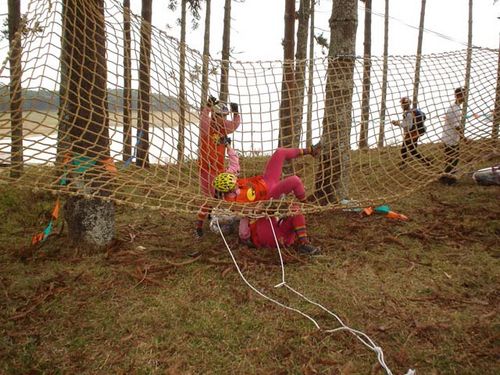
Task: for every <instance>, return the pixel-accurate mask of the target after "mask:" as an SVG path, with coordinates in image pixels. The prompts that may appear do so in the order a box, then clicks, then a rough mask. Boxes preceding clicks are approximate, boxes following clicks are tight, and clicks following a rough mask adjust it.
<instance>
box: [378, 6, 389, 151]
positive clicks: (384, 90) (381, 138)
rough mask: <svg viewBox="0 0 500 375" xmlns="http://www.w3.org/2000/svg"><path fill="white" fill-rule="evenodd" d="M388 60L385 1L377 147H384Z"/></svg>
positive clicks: (387, 13)
mask: <svg viewBox="0 0 500 375" xmlns="http://www.w3.org/2000/svg"><path fill="white" fill-rule="evenodd" d="M388 58H389V0H385V13H384V61H383V66H382V94H381V96H382V97H381V98H380V125H379V131H378V142H377V146H378V147H384V138H385V112H386V110H387V104H386V103H387V102H386V100H387V71H388V66H387V65H388Z"/></svg>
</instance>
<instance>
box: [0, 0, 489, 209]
mask: <svg viewBox="0 0 500 375" xmlns="http://www.w3.org/2000/svg"><path fill="white" fill-rule="evenodd" d="M97 2H98V1H94V2H88V3H87V2H86V3H85V5H81V4H79V3H81V2H79V1H69V2H68V3H69V4H70V5H69V6H68V7H67V9H66V10H63V9H64V8H63V4H62V2H61V1H45V0H41V1H33V2H31V3H30V5H29V9H28V12H27V13H26V14H25V16H24V17H23V22H22V31H21V32H19V33H18V34H17V39H16V40H17V41H18V42H19V43H20V48H19V49H15V48H14V49H10V51H8V54H6V56H5V61H4V63H3V65H2V66H1V73H0V75H1V76H0V80H1V82H2V86H1V87H0V111H1V112H0V155H1V156H0V158H1V161H0V162H1V164H2V168H0V181H2V182H4V183H11V184H14V185H16V186H18V187H20V188H21V187H22V188H30V189H34V190H42V191H50V192H53V193H55V194H73V195H84V196H87V197H92V196H96V197H101V198H103V199H109V200H112V201H114V202H115V203H118V204H127V205H131V206H133V207H136V208H143V207H145V208H150V209H160V210H166V211H169V212H175V213H196V212H197V211H198V209H199V208H200V207H201V206H211V207H213V208H222V209H231V210H232V211H233V212H235V213H236V214H237V215H250V216H252V215H253V216H256V215H257V216H258V215H266V214H270V213H272V214H285V215H286V214H290V213H291V212H293V210H295V209H296V205H295V203H294V204H291V202H298V201H297V199H296V198H295V197H293V194H289V195H283V196H279V197H275V198H274V199H272V200H265V201H262V202H260V204H259V207H258V209H257V208H255V204H250V205H248V204H242V203H227V202H224V201H222V200H220V199H216V198H215V197H213V196H210V195H207V194H206V192H204V191H203V190H202V187H201V184H200V173H199V172H200V167H199V165H200V158H201V157H203V156H202V155H201V153H200V151H199V148H200V147H199V146H200V142H201V141H200V113H201V109H202V107H203V104H204V103H205V102H206V97H205V98H203V97H201V92H202V62H203V57H202V55H201V54H200V53H199V52H197V51H195V50H192V49H189V48H186V52H185V88H184V97H185V100H183V99H182V97H183V94H182V90H180V87H181V85H180V77H181V73H180V72H181V66H180V61H182V56H181V52H180V51H181V46H180V43H179V41H178V40H177V39H176V38H173V37H171V36H169V35H168V34H167V33H165V32H164V31H161V30H158V29H155V28H154V27H151V26H150V25H147V24H145V23H141V18H140V17H138V16H136V15H134V14H130V49H127V48H125V47H126V43H125V42H124V41H125V40H126V39H127V38H126V37H124V35H126V34H124V25H125V23H124V14H125V12H124V9H123V8H122V7H121V5H120V4H118V3H113V2H108V1H106V2H105V7H104V9H102V8H100V9H99V8H98V7H96V6H95V3H97ZM74 3H76V4H74ZM92 4H94V5H92ZM64 12H67V14H68V17H66V18H64V17H63V13H64ZM102 14H104V18H103V17H102ZM64 19H67V21H64ZM141 27H142V34H143V35H147V34H148V33H149V32H150V35H151V39H150V42H149V43H150V54H149V56H150V59H149V61H148V59H147V58H146V57H144V56H146V55H145V54H144V53H143V52H142V53H141ZM142 45H143V46H144V45H146V46H147V45H148V42H146V43H143V44H142ZM19 51H20V53H19ZM125 51H130V57H131V60H130V69H131V84H130V87H131V89H130V91H128V90H127V87H128V85H127V84H126V80H125V78H124V76H125V69H124V67H125V66H126V65H127V63H126V62H125V60H124V56H125V55H126V53H125ZM471 54H472V57H471V59H472V60H471V61H472V65H471V66H472V68H471V73H470V83H469V87H468V103H467V104H468V105H467V111H466V112H465V115H464V116H462V117H465V127H464V135H465V138H466V139H467V141H465V142H461V144H460V154H459V155H460V161H459V164H458V166H457V169H456V170H455V171H454V172H455V175H456V176H458V177H460V176H462V175H464V174H465V173H468V172H470V171H471V170H472V169H473V168H475V167H477V166H478V163H479V162H481V161H482V160H484V159H486V158H488V157H489V156H491V154H495V153H497V152H498V143H496V142H497V137H498V133H497V131H498V130H495V126H494V125H493V123H494V121H493V111H494V103H495V88H496V81H497V57H498V51H497V50H491V49H482V48H474V49H472V51H471ZM466 57H467V50H464V51H456V52H448V53H441V54H432V55H425V56H422V60H421V68H420V85H419V94H418V108H420V109H421V111H422V112H424V113H425V116H426V121H425V127H426V132H425V133H424V134H423V135H421V136H420V137H419V139H418V152H419V153H420V154H421V155H422V158H419V157H418V156H417V155H416V154H412V152H411V150H407V151H408V153H409V155H408V157H407V158H406V160H405V163H403V157H402V151H401V148H402V147H401V145H402V143H403V140H404V138H405V132H404V130H402V129H401V128H400V127H398V126H395V125H393V124H392V121H401V120H402V109H401V105H400V99H401V98H402V97H409V98H412V93H413V90H414V76H415V65H416V57H415V56H389V57H388V59H387V85H386V89H385V90H383V71H384V69H383V68H384V61H383V58H377V57H371V58H370V64H371V79H370V86H369V87H370V89H369V105H368V106H367V107H365V108H367V112H365V113H368V117H367V118H366V117H365V118H364V117H363V115H362V103H363V101H362V97H363V68H364V64H365V60H364V59H363V58H362V57H348V56H343V57H340V58H334V59H331V58H330V59H329V58H327V57H323V58H317V59H314V61H312V64H310V62H309V61H305V62H304V63H303V64H295V66H294V67H292V68H293V69H294V70H295V73H294V74H292V77H293V76H294V75H295V79H294V80H293V82H292V83H290V82H288V81H287V82H286V85H285V88H287V89H288V91H287V94H285V96H286V98H285V96H284V95H282V92H283V87H282V82H283V77H284V73H285V77H290V71H287V69H288V68H290V66H287V65H286V64H283V62H281V61H255V62H233V61H230V62H228V77H229V80H228V87H227V93H228V97H227V100H225V102H226V103H220V104H219V107H220V108H222V107H223V106H222V104H225V105H226V106H227V107H228V108H229V111H230V110H231V105H230V103H237V104H238V107H239V108H238V110H239V115H240V119H241V123H240V125H239V126H238V127H237V129H236V130H235V131H234V132H232V133H231V134H228V137H230V138H231V146H232V148H233V149H234V150H236V152H237V153H238V154H239V156H240V164H241V165H240V166H241V171H240V178H244V177H249V176H255V175H261V174H262V173H263V171H264V168H265V166H266V163H267V161H268V160H269V158H270V156H271V155H272V154H273V152H274V151H276V150H277V149H278V147H281V146H287V147H297V148H307V147H308V146H310V145H316V144H317V143H318V142H321V151H320V153H319V155H318V156H316V157H311V156H303V157H300V158H296V159H294V160H292V161H290V162H287V163H285V165H284V167H283V178H285V177H286V176H290V175H296V176H298V177H300V179H301V181H302V182H303V184H304V186H305V191H306V194H307V196H308V198H309V199H307V200H306V201H302V202H298V203H297V204H298V206H299V207H300V208H301V209H302V210H303V212H305V213H310V212H317V211H322V210H332V209H336V208H342V207H346V205H347V206H353V207H363V206H368V205H374V204H380V203H382V202H391V201H395V200H397V199H398V198H400V197H402V196H405V195H408V194H412V193H414V192H416V191H418V190H419V189H421V188H422V187H424V186H425V185H427V184H429V183H431V182H432V181H435V180H437V179H438V178H439V177H440V176H441V175H442V174H443V171H444V168H445V156H444V151H443V148H444V146H443V143H442V141H441V136H442V132H443V125H444V123H445V115H446V112H447V110H448V108H449V107H450V106H451V104H453V102H454V100H455V97H454V90H455V88H456V87H459V86H463V84H464V81H465V72H466ZM16 58H19V60H18V61H20V75H19V76H18V77H19V78H18V83H17V84H14V85H13V86H12V87H11V90H10V91H9V87H10V86H9V85H10V83H9V82H10V79H11V75H14V76H15V73H16V72H15V69H10V68H9V66H10V64H9V59H10V60H11V62H13V64H14V63H15V60H16ZM141 61H142V64H141ZM221 64H222V62H221V61H219V60H214V59H209V60H208V91H207V97H208V96H209V95H213V96H215V97H220V95H219V88H220V86H221V82H220V73H221ZM148 65H149V75H148V69H147V66H148ZM12 66H15V65H12ZM144 67H146V68H144ZM300 67H304V69H305V74H304V77H305V83H304V88H301V84H300V77H301V75H300V74H298V73H297V69H298V68H300ZM311 67H312V69H311V70H309V69H310V68H311ZM346 67H347V70H346ZM337 68H338V69H340V70H339V72H340V73H339V72H336V71H335V69H337ZM141 69H142V72H141ZM342 69H343V70H342ZM11 70H12V71H11ZM309 71H311V72H312V73H311V74H312V81H311V82H312V84H310V83H309V80H308V77H309ZM346 71H347V72H351V74H352V79H351V78H350V77H349V73H348V74H347V77H348V82H347V84H346V82H345V75H343V74H344V73H345V72H346ZM332 76H335V77H336V79H337V81H336V82H337V83H338V82H340V84H337V85H336V83H335V82H334V83H333V84H330V85H327V82H328V81H329V78H331V77H332ZM148 77H149V78H148ZM297 77H299V79H297ZM140 80H143V81H146V82H147V81H149V84H150V86H149V88H148V89H147V92H146V93H145V92H144V90H143V89H141V86H140V84H139V82H140ZM330 82H333V81H330ZM349 82H351V83H349ZM342 85H344V86H343V87H342ZM328 87H330V88H328ZM309 88H310V95H309V96H308V90H309ZM330 89H332V90H333V91H332V93H333V94H332V95H330V96H329V95H328V90H330ZM141 90H142V91H141ZM384 91H385V93H384ZM127 92H129V94H127ZM147 93H149V98H148V95H147ZM127 97H130V101H127V100H126V99H127ZM282 99H283V100H282ZM284 99H286V100H284ZM384 99H385V103H386V105H385V108H383V101H384ZM325 102H327V103H328V105H327V106H326V111H325ZM287 111H288V112H287ZM287 113H292V115H291V116H290V115H289V114H288V115H287ZM234 116H235V115H234V113H229V114H228V116H227V119H229V120H231V119H233V117H234ZM365 116H366V115H365ZM363 123H364V124H365V125H366V133H362V132H361V128H362V126H361V124H363ZM280 126H281V130H280ZM346 127H347V128H346ZM21 129H22V131H21ZM496 129H498V128H496ZM361 134H364V135H361ZM360 139H361V141H362V143H361V145H360ZM363 140H364V141H365V144H364V145H363ZM213 141H214V142H217V141H218V140H217V139H214V140H213ZM360 146H361V147H360ZM226 163H227V160H226ZM212 177H213V176H212ZM292 207H293V208H292Z"/></svg>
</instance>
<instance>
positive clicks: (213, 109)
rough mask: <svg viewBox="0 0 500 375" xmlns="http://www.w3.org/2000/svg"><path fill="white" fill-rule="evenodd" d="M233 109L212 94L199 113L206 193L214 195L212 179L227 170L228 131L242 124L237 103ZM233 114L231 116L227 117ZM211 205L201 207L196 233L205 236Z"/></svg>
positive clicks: (202, 179)
mask: <svg viewBox="0 0 500 375" xmlns="http://www.w3.org/2000/svg"><path fill="white" fill-rule="evenodd" d="M229 107H230V110H229V109H228V108H227V106H226V105H225V104H224V103H221V102H220V101H219V100H218V99H217V98H215V97H214V96H209V97H208V100H207V103H206V105H205V106H204V107H203V108H202V110H201V114H200V138H199V147H198V164H199V180H200V189H201V191H202V193H203V194H204V195H205V196H208V197H213V196H214V193H215V191H214V188H213V180H214V178H215V176H217V175H218V174H219V173H221V172H223V171H224V160H225V156H226V147H227V146H228V145H229V144H230V143H231V139H230V138H229V134H231V133H233V132H234V131H235V130H236V129H238V127H239V126H240V122H241V116H240V113H239V106H238V104H237V103H230V104H229ZM230 113H231V115H232V119H228V116H229V114H230ZM209 212H210V206H208V205H207V204H204V205H202V206H201V207H200V209H199V211H198V215H197V221H196V232H195V234H196V236H198V237H201V236H202V235H203V224H204V222H205V219H206V217H207V215H208V213H209Z"/></svg>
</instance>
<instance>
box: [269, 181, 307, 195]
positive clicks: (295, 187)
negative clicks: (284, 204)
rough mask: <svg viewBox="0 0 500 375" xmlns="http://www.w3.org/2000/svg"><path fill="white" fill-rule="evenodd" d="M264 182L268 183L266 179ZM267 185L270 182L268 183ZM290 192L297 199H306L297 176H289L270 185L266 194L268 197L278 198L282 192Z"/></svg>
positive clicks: (302, 186) (304, 191)
mask: <svg viewBox="0 0 500 375" xmlns="http://www.w3.org/2000/svg"><path fill="white" fill-rule="evenodd" d="M266 183H268V182H267V180H266ZM268 185H270V184H269V183H268ZM292 192H293V194H294V195H295V197H296V198H297V199H298V200H299V201H304V200H305V199H306V190H305V188H304V184H303V183H302V180H301V179H300V178H299V177H298V176H290V177H287V178H285V179H283V180H281V181H279V182H277V183H275V184H274V185H271V187H270V189H269V193H268V194H269V198H279V197H281V195H282V194H285V195H286V194H289V193H292Z"/></svg>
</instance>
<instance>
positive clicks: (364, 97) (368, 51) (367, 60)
mask: <svg viewBox="0 0 500 375" xmlns="http://www.w3.org/2000/svg"><path fill="white" fill-rule="evenodd" d="M364 23H365V30H364V34H365V35H364V37H365V40H364V51H363V92H362V94H361V126H360V130H359V148H360V149H366V148H368V124H369V121H370V86H371V80H370V76H371V68H372V62H371V55H372V0H365V22H364Z"/></svg>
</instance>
